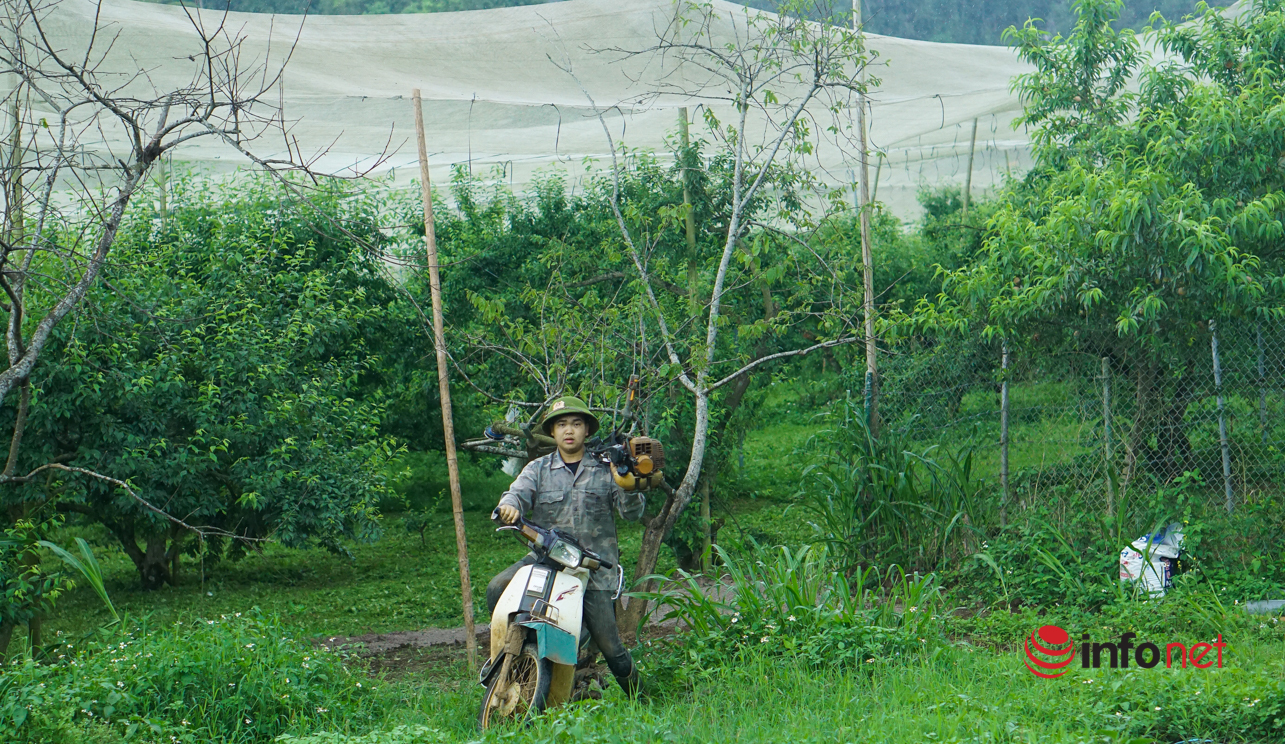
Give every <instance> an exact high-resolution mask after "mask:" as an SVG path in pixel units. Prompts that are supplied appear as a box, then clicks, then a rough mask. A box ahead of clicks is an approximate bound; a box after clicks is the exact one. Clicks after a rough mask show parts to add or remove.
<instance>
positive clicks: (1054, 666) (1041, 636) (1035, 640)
mask: <svg viewBox="0 0 1285 744" xmlns="http://www.w3.org/2000/svg"><path fill="white" fill-rule="evenodd" d="M1037 654H1038V655H1037ZM1042 657H1052V660H1051V661H1050V660H1046V659H1044V658H1042ZM1074 658H1075V644H1073V643H1071V636H1070V634H1068V633H1067V632H1066V631H1065V630H1062V629H1061V628H1059V627H1058V626H1056V625H1044V626H1041V627H1040V629H1039V630H1034V631H1031V634H1030V635H1029V636H1027V637H1026V659H1025V661H1026V668H1027V669H1030V670H1031V673H1032V674H1034V675H1035V676H1036V677H1043V678H1044V679H1054V678H1056V677H1061V676H1062V675H1063V674H1066V673H1067V671H1068V670H1067V668H1066V667H1067V665H1069V664H1070V663H1071V660H1072V659H1074Z"/></svg>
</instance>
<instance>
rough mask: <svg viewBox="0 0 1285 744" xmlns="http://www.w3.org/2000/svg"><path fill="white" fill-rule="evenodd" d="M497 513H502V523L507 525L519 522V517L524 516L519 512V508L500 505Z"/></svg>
mask: <svg viewBox="0 0 1285 744" xmlns="http://www.w3.org/2000/svg"><path fill="white" fill-rule="evenodd" d="M496 511H498V512H499V513H500V521H501V522H503V523H505V524H513V523H514V522H516V521H518V517H521V516H522V512H520V511H518V510H517V507H513V506H509V505H508V504H500V506H499V508H498V509H497V510H496Z"/></svg>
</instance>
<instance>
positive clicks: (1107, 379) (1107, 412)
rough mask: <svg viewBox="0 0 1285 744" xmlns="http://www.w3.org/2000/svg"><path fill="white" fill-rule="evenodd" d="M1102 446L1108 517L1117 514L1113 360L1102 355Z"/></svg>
mask: <svg viewBox="0 0 1285 744" xmlns="http://www.w3.org/2000/svg"><path fill="white" fill-rule="evenodd" d="M1102 448H1103V453H1104V458H1105V468H1106V477H1107V517H1108V518H1111V517H1114V516H1115V482H1114V481H1112V480H1111V360H1110V359H1108V358H1107V357H1102Z"/></svg>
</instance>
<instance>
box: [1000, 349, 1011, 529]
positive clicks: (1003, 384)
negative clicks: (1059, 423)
mask: <svg viewBox="0 0 1285 744" xmlns="http://www.w3.org/2000/svg"><path fill="white" fill-rule="evenodd" d="M1000 368H1001V369H1002V370H1003V372H1002V374H1003V377H1002V378H1001V380H1000V383H999V482H1000V486H1001V487H1002V488H1003V489H1004V495H1003V497H1002V499H1001V500H1000V502H999V525H1000V526H1001V527H1007V526H1008V501H1009V491H1008V339H1004V346H1003V356H1002V357H1001V361H1000Z"/></svg>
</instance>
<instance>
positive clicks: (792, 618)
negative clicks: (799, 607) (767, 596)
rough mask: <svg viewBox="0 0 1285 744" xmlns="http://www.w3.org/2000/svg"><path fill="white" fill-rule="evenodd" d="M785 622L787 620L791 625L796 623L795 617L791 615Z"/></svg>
mask: <svg viewBox="0 0 1285 744" xmlns="http://www.w3.org/2000/svg"><path fill="white" fill-rule="evenodd" d="M785 620H786V622H790V623H792V622H794V616H793V615H790V616H789V617H787V618H785Z"/></svg>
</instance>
